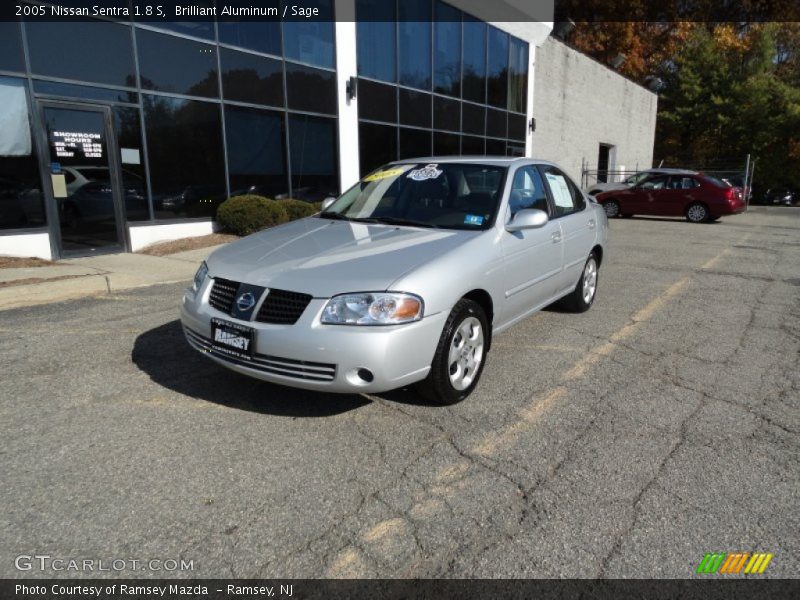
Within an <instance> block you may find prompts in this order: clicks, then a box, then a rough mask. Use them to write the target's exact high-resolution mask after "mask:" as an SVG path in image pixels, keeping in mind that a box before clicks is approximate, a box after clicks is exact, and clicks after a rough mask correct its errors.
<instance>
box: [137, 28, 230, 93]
mask: <svg viewBox="0 0 800 600" xmlns="http://www.w3.org/2000/svg"><path fill="white" fill-rule="evenodd" d="M136 43H137V46H138V49H139V70H140V72H141V77H142V87H143V88H145V89H150V90H159V91H162V92H173V93H176V94H187V95H189V96H207V97H209V98H216V97H217V96H219V89H218V85H217V55H216V50H215V48H214V46H211V45H209V44H203V43H200V42H194V41H192V40H187V39H184V38H179V37H175V36H172V35H167V34H163V33H155V32H154V31H148V30H145V29H139V30H137V32H136Z"/></svg>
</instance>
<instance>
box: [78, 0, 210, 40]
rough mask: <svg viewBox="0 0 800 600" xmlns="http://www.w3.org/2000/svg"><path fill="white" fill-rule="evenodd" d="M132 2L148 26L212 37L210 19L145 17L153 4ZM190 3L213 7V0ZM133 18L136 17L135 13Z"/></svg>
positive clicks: (119, 0) (120, 0)
mask: <svg viewBox="0 0 800 600" xmlns="http://www.w3.org/2000/svg"><path fill="white" fill-rule="evenodd" d="M87 2H88V0H87ZM117 2H119V3H124V2H125V0H117ZM107 3H108V2H106V4H107ZM133 4H134V7H135V8H136V9H138V10H137V11H135V12H137V13H138V14H139V15H142V16H141V17H139V20H140V21H141V22H142V23H145V24H147V25H149V26H150V27H158V28H159V29H166V30H168V31H174V32H175V33H182V34H184V35H193V36H195V37H199V38H204V39H207V40H213V39H214V23H213V21H211V20H208V19H203V18H198V19H196V20H192V21H173V20H171V19H159V18H155V17H150V18H147V16H145V15H147V12H148V11H149V10H152V9H153V7H154V5H153V4H150V2H149V0H134V1H133ZM187 4H188V3H187ZM191 5H192V6H193V7H196V8H199V9H212V8H213V7H214V0H192V2H191ZM163 8H164V11H165V12H166V11H168V10H171V9H170V8H169V7H167V6H164V7H163ZM172 16H173V17H174V16H175V14H174V13H173V14H172ZM134 18H136V15H135V14H134Z"/></svg>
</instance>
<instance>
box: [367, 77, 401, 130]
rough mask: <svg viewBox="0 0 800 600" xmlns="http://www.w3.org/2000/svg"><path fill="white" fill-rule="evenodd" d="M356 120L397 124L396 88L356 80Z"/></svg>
mask: <svg viewBox="0 0 800 600" xmlns="http://www.w3.org/2000/svg"><path fill="white" fill-rule="evenodd" d="M358 118H359V119H369V120H370V121H385V122H387V123H396V122H397V87H395V86H393V85H384V84H382V83H375V82H374V81H368V80H366V79H359V80H358Z"/></svg>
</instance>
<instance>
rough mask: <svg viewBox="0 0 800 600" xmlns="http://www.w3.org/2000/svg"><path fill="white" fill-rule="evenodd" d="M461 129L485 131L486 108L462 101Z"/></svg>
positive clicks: (467, 131)
mask: <svg viewBox="0 0 800 600" xmlns="http://www.w3.org/2000/svg"><path fill="white" fill-rule="evenodd" d="M461 110H462V111H463V112H462V129H463V131H464V133H474V134H477V135H484V134H485V133H486V108H485V107H483V106H478V105H476V104H470V103H468V102H464V103H462V107H461Z"/></svg>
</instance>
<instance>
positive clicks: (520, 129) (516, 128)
mask: <svg viewBox="0 0 800 600" xmlns="http://www.w3.org/2000/svg"><path fill="white" fill-rule="evenodd" d="M527 133H528V118H527V117H526V116H525V115H515V114H514V113H508V137H509V139H512V140H517V141H520V142H524V141H525V137H526V135H527Z"/></svg>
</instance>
